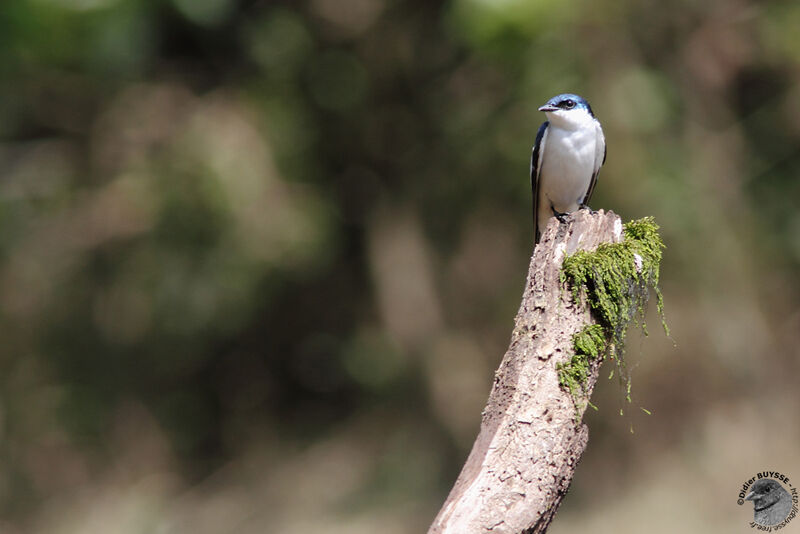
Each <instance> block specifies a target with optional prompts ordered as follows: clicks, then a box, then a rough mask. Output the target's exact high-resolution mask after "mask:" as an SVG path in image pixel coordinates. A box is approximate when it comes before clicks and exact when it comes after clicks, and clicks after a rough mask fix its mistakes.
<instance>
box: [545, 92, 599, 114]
mask: <svg viewBox="0 0 800 534" xmlns="http://www.w3.org/2000/svg"><path fill="white" fill-rule="evenodd" d="M573 109H580V110H583V111H585V112H587V113H588V114H589V115H591V116H592V117H594V113H593V112H592V106H590V105H589V102H587V101H586V99H585V98H583V97H582V96H579V95H573V94H572V93H564V94H561V95H558V96H554V97H553V98H551V99H550V100H548V101H547V103H546V104H545V105H544V106H542V107H540V108H539V111H544V112H552V111H570V110H573Z"/></svg>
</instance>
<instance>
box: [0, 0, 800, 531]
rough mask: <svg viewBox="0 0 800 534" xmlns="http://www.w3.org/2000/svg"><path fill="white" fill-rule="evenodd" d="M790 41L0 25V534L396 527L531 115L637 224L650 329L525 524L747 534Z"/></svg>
mask: <svg viewBox="0 0 800 534" xmlns="http://www.w3.org/2000/svg"><path fill="white" fill-rule="evenodd" d="M798 27H800V4H799V3H797V2H796V1H794V0H785V1H759V2H756V1H754V0H727V1H723V0H719V1H711V2H688V1H684V2H669V3H667V2H657V1H654V0H645V1H630V0H623V1H620V0H600V1H594V2H582V1H578V0H558V1H554V0H494V1H493V0H447V1H440V0H408V1H404V2H403V1H400V0H306V1H296V2H292V1H266V0H262V1H257V0H250V1H245V0H163V1H158V0H14V1H13V2H11V1H7V2H3V5H2V7H0V317H1V318H2V320H0V532H3V533H12V534H13V533H23V532H25V533H27V532H31V533H64V534H67V533H100V532H103V533H126V534H127V533H140V532H141V533H145V532H147V533H150V532H157V533H173V532H174V533H182V532H197V533H220V532H237V533H262V532H275V533H282V534H293V533H307V532H316V531H320V532H322V531H324V532H327V533H333V534H336V533H355V534H359V533H373V532H378V531H379V532H383V533H387V534H395V533H396V534H405V533H409V534H410V533H417V532H424V530H425V529H426V528H427V526H428V525H429V523H430V522H431V520H432V519H433V517H434V515H435V514H436V512H437V510H438V508H439V506H440V505H441V504H442V502H443V500H444V498H445V496H446V494H447V492H448V491H449V489H450V487H451V485H452V483H453V481H454V480H455V478H456V476H457V475H458V472H459V470H460V468H461V465H462V463H463V461H464V460H465V458H466V455H467V453H468V452H469V449H470V447H471V444H472V440H473V439H474V437H475V435H476V432H477V429H478V425H479V422H480V412H481V409H482V407H483V405H484V403H485V401H486V398H487V395H488V393H489V388H490V385H491V380H492V373H493V371H494V369H495V368H496V367H497V365H498V364H499V362H500V359H501V358H502V356H503V353H504V352H505V350H506V348H507V346H508V341H509V338H510V334H511V329H512V326H513V318H514V315H515V313H516V311H517V307H518V305H519V300H520V296H521V291H522V288H523V285H524V281H525V275H526V270H527V265H528V260H529V257H530V253H531V249H532V237H531V224H530V189H529V176H528V164H529V157H530V148H531V145H532V143H533V140H534V137H535V134H536V130H537V128H538V126H539V124H540V123H541V122H542V120H543V116H542V114H541V113H539V112H537V110H536V109H537V107H538V106H540V105H542V104H543V103H544V102H545V101H546V100H547V99H549V98H550V97H551V96H553V95H555V94H558V93H561V92H565V91H570V92H577V93H579V94H582V95H584V96H586V97H587V98H588V99H589V100H590V102H591V103H592V105H593V108H594V111H595V113H596V115H597V116H598V117H599V119H600V120H601V121H602V123H603V127H604V129H605V133H606V137H607V141H608V147H609V148H608V160H607V163H606V166H605V167H604V169H603V171H602V173H601V178H600V183H599V185H598V187H597V190H596V192H595V196H594V199H593V203H592V205H593V207H594V208H596V209H597V208H604V209H611V210H614V211H615V212H617V213H619V214H621V215H622V216H623V218H624V219H625V220H629V219H632V218H638V217H642V216H646V215H653V216H655V218H656V220H657V221H658V222H659V223H660V224H661V226H662V233H663V237H664V240H665V241H666V244H667V247H668V248H667V250H666V251H665V256H664V262H663V265H662V273H661V274H662V285H663V290H664V297H665V301H666V315H667V321H668V322H669V324H670V326H671V329H672V338H673V339H668V338H666V336H664V335H663V333H662V332H661V331H660V329H659V326H658V324H659V322H658V318H657V317H656V316H655V314H654V313H651V318H650V331H651V334H650V336H649V337H643V336H641V335H639V334H636V333H633V334H631V336H630V338H629V343H628V358H629V362H630V366H631V368H632V373H633V397H634V399H633V403H632V404H631V405H630V406H627V405H624V404H623V401H622V399H623V397H624V391H623V390H622V389H621V388H620V385H619V384H618V383H617V381H616V380H611V381H608V380H603V381H601V383H600V384H599V387H598V389H597V391H596V392H595V398H594V401H595V404H597V406H598V408H599V410H598V411H597V412H592V413H589V414H588V415H587V418H586V420H587V422H588V424H589V426H590V435H591V437H590V443H589V448H588V451H587V453H586V455H585V456H584V459H583V461H582V463H581V465H580V466H579V468H578V470H577V473H576V476H575V479H574V482H573V486H572V489H571V492H570V494H569V495H568V496H567V498H566V499H565V501H564V503H563V505H562V508H561V510H560V512H559V514H558V515H557V516H556V519H555V522H554V524H553V526H552V528H551V532H553V533H554V534H559V533H566V532H579V531H587V530H591V531H594V532H614V533H620V532H641V531H642V530H647V531H649V532H670V533H671V532H675V531H676V530H678V529H679V531H683V532H705V533H707V532H726V533H727V532H749V531H750V528H749V526H748V524H747V523H748V522H749V521H750V520H752V508H750V503H747V504H746V506H743V507H739V506H737V505H736V499H737V494H738V492H739V489H740V486H741V484H742V483H743V482H744V481H746V480H747V479H748V478H750V477H751V476H753V475H754V474H755V473H756V472H758V471H762V470H767V469H769V470H778V471H781V472H784V473H786V475H787V476H789V477H790V478H791V479H795V478H796V479H797V480H798V481H800V427H798V418H797V413H798V410H800V393H798V373H800V365H799V363H798V356H799V355H800V348H799V347H800V209H799V208H798V205H799V204H798V199H800V181H798V179H797V176H798V173H800V149H799V148H798V147H800V83H799V82H800V32H798V31H797V30H798ZM651 307H653V308H654V306H651ZM653 311H654V310H651V312H653ZM604 374H605V372H604ZM640 406H641V407H644V408H646V409H648V410H650V411H651V412H652V415H650V416H648V415H646V414H645V413H644V412H643V411H641V410H639V407H640ZM620 407H623V408H625V415H623V416H620V415H619V410H620ZM631 430H632V431H633V432H631ZM799 521H800V520H799ZM795 526H796V525H795ZM791 528H792V527H790V530H791Z"/></svg>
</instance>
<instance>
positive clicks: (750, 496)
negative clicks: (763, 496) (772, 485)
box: [744, 491, 755, 501]
mask: <svg viewBox="0 0 800 534" xmlns="http://www.w3.org/2000/svg"><path fill="white" fill-rule="evenodd" d="M754 496H755V493H753V492H752V491H751V492H750V493H748V494H747V496H746V497H745V498H744V500H746V501H752V500H753V497H754Z"/></svg>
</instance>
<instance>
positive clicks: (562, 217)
mask: <svg viewBox="0 0 800 534" xmlns="http://www.w3.org/2000/svg"><path fill="white" fill-rule="evenodd" d="M550 210H551V211H552V212H553V217H555V218H556V219H558V222H560V223H561V224H565V223H566V222H567V215H569V213H561V212H560V211H556V209H555V208H554V207H553V206H552V204H551V205H550Z"/></svg>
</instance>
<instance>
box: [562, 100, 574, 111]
mask: <svg viewBox="0 0 800 534" xmlns="http://www.w3.org/2000/svg"><path fill="white" fill-rule="evenodd" d="M574 107H575V101H574V100H564V108H565V109H572V108H574Z"/></svg>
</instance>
